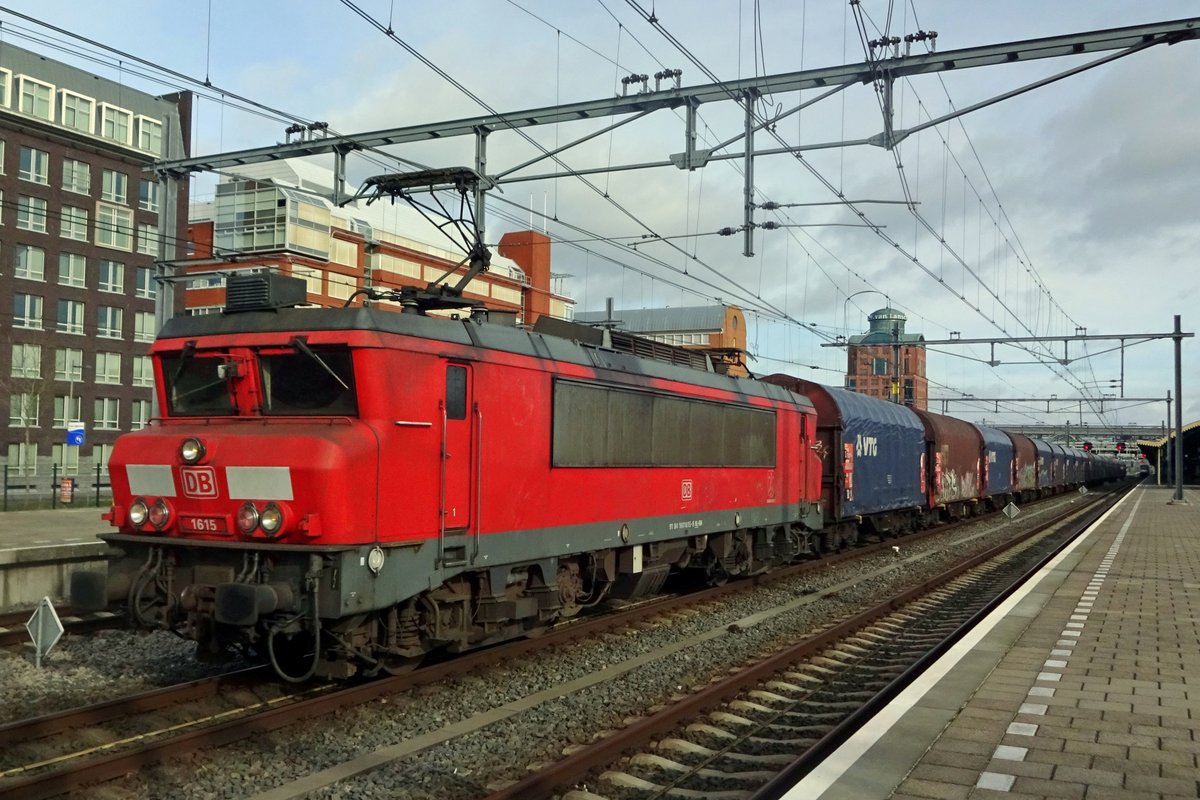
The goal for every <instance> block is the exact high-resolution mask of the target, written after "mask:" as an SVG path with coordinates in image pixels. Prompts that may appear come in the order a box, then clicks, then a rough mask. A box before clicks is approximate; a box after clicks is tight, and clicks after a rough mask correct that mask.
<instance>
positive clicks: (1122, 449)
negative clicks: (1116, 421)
mask: <svg viewBox="0 0 1200 800" xmlns="http://www.w3.org/2000/svg"><path fill="white" fill-rule="evenodd" d="M1117 452H1118V453H1124V452H1125V443H1124V442H1117Z"/></svg>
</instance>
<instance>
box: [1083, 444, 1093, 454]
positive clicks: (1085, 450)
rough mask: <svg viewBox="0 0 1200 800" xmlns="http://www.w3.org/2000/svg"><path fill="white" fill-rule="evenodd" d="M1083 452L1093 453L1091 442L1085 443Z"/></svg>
mask: <svg viewBox="0 0 1200 800" xmlns="http://www.w3.org/2000/svg"><path fill="white" fill-rule="evenodd" d="M1083 452H1085V453H1090V452H1092V443H1091V442H1084V443H1083Z"/></svg>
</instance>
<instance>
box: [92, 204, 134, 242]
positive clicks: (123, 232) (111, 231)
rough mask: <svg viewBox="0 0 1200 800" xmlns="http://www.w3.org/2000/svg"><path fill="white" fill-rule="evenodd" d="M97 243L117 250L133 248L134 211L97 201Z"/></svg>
mask: <svg viewBox="0 0 1200 800" xmlns="http://www.w3.org/2000/svg"><path fill="white" fill-rule="evenodd" d="M96 244H98V245H99V246H101V247H111V248H113V249H115V250H131V249H133V211H132V210H131V209H128V208H121V207H120V206H110V205H108V204H107V203H97V204H96Z"/></svg>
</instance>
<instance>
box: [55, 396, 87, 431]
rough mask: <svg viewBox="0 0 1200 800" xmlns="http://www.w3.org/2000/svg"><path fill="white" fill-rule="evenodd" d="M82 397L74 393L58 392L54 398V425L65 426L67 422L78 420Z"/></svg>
mask: <svg viewBox="0 0 1200 800" xmlns="http://www.w3.org/2000/svg"><path fill="white" fill-rule="evenodd" d="M82 410H83V398H82V397H79V396H78V395H76V394H74V393H73V392H72V393H71V394H60V395H58V396H57V397H55V398H54V427H55V428H65V427H67V423H68V422H80V421H81V415H80V412H81V411H82Z"/></svg>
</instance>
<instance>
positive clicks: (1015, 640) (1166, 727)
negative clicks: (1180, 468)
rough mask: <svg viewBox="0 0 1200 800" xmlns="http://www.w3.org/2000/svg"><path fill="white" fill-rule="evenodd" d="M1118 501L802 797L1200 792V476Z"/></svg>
mask: <svg viewBox="0 0 1200 800" xmlns="http://www.w3.org/2000/svg"><path fill="white" fill-rule="evenodd" d="M1171 497H1172V490H1171V489H1169V488H1166V487H1163V488H1159V487H1155V486H1152V485H1144V486H1140V487H1138V488H1137V489H1135V490H1134V491H1133V492H1132V493H1131V494H1130V495H1128V496H1127V497H1126V498H1125V499H1124V500H1122V502H1121V503H1120V504H1119V505H1118V506H1116V507H1115V508H1113V509H1112V510H1111V511H1110V512H1108V513H1107V514H1106V515H1105V516H1104V517H1103V518H1102V519H1101V520H1100V521H1099V522H1098V523H1097V524H1096V525H1094V526H1093V527H1092V528H1091V530H1090V531H1089V532H1088V533H1087V534H1086V536H1085V537H1083V538H1081V539H1079V540H1078V541H1077V542H1076V543H1075V544H1074V545H1073V546H1072V547H1071V548H1070V549H1068V550H1066V551H1064V552H1063V553H1061V554H1060V555H1059V556H1058V557H1057V558H1056V559H1055V560H1054V561H1053V562H1052V563H1050V564H1049V565H1047V567H1046V568H1045V569H1043V570H1042V571H1041V572H1040V573H1039V574H1038V575H1037V576H1036V577H1035V578H1034V579H1033V580H1031V581H1030V582H1029V583H1028V584H1027V586H1026V587H1025V588H1024V589H1023V590H1022V591H1020V592H1018V593H1017V594H1015V595H1014V596H1013V597H1011V598H1010V599H1009V600H1008V601H1007V602H1005V603H1004V604H1003V605H1002V606H1000V607H998V608H997V609H996V611H995V612H994V613H993V614H992V615H991V616H989V617H988V619H987V620H986V621H985V622H984V623H983V625H981V626H980V627H979V629H977V630H976V631H974V632H973V633H972V634H970V635H968V637H966V638H965V639H964V640H963V641H961V642H960V643H959V644H958V645H956V646H955V647H954V649H953V650H952V651H951V652H949V653H948V654H947V655H946V656H945V657H944V658H943V659H941V660H940V661H939V662H938V663H937V664H936V665H935V666H934V668H933V669H932V670H930V672H928V673H927V674H926V677H925V678H923V679H922V680H920V681H919V682H918V683H916V684H914V685H912V686H910V687H909V688H908V689H906V690H905V691H904V692H903V693H902V694H901V695H900V696H899V697H897V699H896V700H895V701H893V703H891V704H890V705H889V706H888V707H887V708H885V709H884V710H883V711H881V712H880V713H879V714H878V715H876V717H875V718H874V719H873V720H872V721H871V722H870V723H869V724H868V725H867V726H865V727H864V728H863V729H862V730H861V731H860V732H859V733H858V734H856V735H855V736H854V737H853V738H851V739H850V740H849V741H847V742H846V743H845V744H844V745H843V746H842V747H841V748H840V749H839V750H837V751H836V752H835V753H834V754H833V755H832V757H831V758H829V759H828V760H826V762H825V763H824V764H823V765H822V766H820V767H819V768H817V769H816V770H814V771H813V772H812V773H810V774H809V775H808V776H806V777H805V778H804V779H803V780H802V781H801V782H800V783H799V784H797V785H796V786H795V787H794V788H793V789H791V790H790V792H789V793H788V794H787V795H785V796H786V797H787V798H789V800H799V799H800V798H803V800H815V798H821V800H852V799H853V800H863V799H864V798H892V799H893V800H915V799H916V798H937V799H938V800H957V799H958V798H970V800H984V799H985V798H986V799H987V800H992V799H994V798H1007V800H1017V799H1018V798H1020V800H1030V799H1031V798H1075V799H1076V800H1107V799H1108V798H1112V800H1117V799H1118V798H1120V800H1151V799H1154V800H1160V799H1168V798H1169V799H1172V800H1173V799H1174V798H1184V797H1187V798H1196V797H1197V796H1200V490H1197V489H1196V488H1194V487H1193V488H1191V489H1187V490H1185V495H1184V502H1183V503H1182V504H1169V503H1168V501H1169V500H1170V499H1171Z"/></svg>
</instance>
